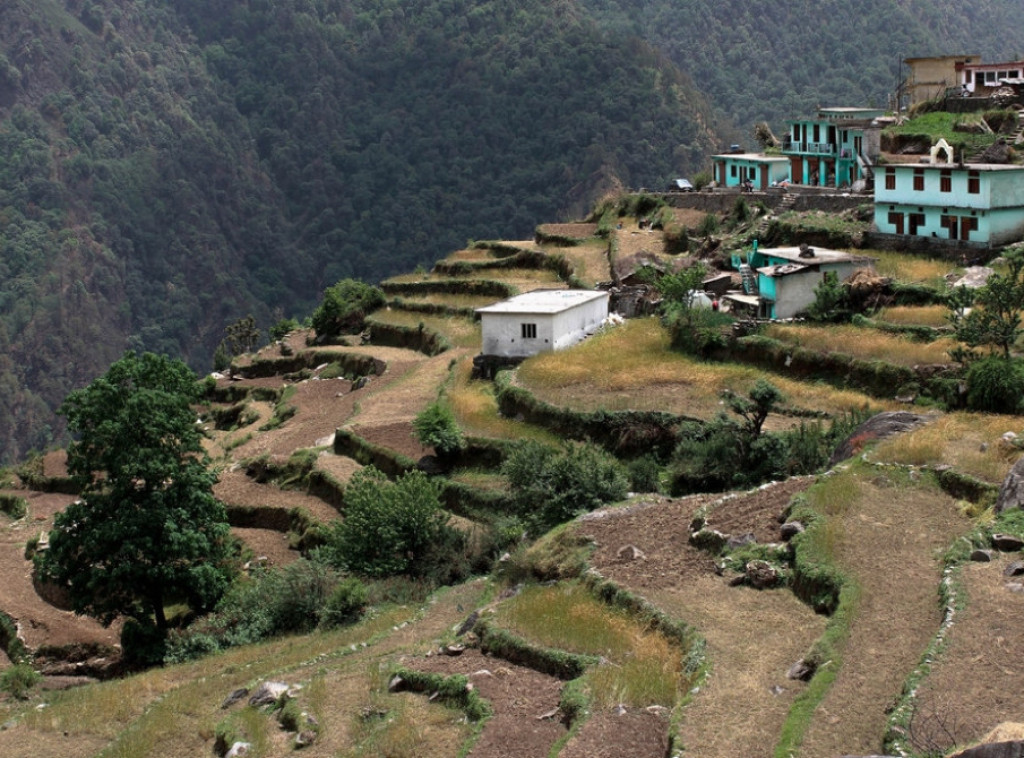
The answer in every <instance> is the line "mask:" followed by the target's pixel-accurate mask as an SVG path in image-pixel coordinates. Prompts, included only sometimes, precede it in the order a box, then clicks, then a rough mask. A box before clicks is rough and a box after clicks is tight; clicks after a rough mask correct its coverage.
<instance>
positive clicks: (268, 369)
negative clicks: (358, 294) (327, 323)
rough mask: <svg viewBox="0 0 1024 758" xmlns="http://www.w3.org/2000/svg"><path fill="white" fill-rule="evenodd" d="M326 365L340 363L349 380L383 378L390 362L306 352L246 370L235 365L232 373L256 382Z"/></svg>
mask: <svg viewBox="0 0 1024 758" xmlns="http://www.w3.org/2000/svg"><path fill="white" fill-rule="evenodd" d="M324 363H337V364H339V365H340V366H341V369H342V372H343V373H344V374H345V375H346V376H350V377H359V376H380V375H381V374H383V373H384V371H385V369H387V366H388V364H387V362H386V361H382V360H381V359H380V358H374V357H373V356H372V355H365V354H362V353H343V352H340V351H331V350H304V351H302V352H300V353H298V354H297V355H290V356H281V357H280V358H258V359H257V360H254V361H253V362H252V363H251V364H249V365H247V366H236V365H232V367H231V373H232V374H234V375H236V376H240V377H242V378H244V379H257V378H262V377H268V376H280V375H282V374H294V373H298V372H301V371H302V370H303V369H307V370H308V369H312V368H315V367H316V366H320V365H322V364H324Z"/></svg>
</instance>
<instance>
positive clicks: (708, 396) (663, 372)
mask: <svg viewBox="0 0 1024 758" xmlns="http://www.w3.org/2000/svg"><path fill="white" fill-rule="evenodd" d="M595 366H599V367H600V369H599V370H595ZM763 376H765V372H764V371H762V370H760V369H757V368H753V367H750V366H744V365H739V364H724V363H705V362H701V361H698V360H695V359H694V358H691V357H689V356H687V355H683V354H682V353H678V352H675V351H673V350H672V349H671V348H670V345H669V336H668V333H667V332H666V331H665V329H664V328H663V327H662V326H661V324H660V323H659V322H658V320H657V319H654V318H647V319H634V320H631V321H628V322H627V323H625V324H624V325H622V326H620V327H618V328H615V329H612V330H610V331H607V332H605V333H603V334H600V335H597V336H595V337H593V338H591V339H590V340H588V341H586V342H585V343H583V344H582V345H580V346H578V347H576V348H574V349H572V350H565V351H561V352H557V353H545V354H542V355H539V356H536V357H534V358H531V359H529V360H527V361H526V362H524V363H523V364H522V366H520V368H519V371H518V382H519V383H520V384H521V385H523V386H524V387H526V388H528V389H530V390H531V391H532V392H534V393H536V394H537V396H538V397H540V398H541V399H543V400H545V401H547V402H549V403H552V404H555V405H560V406H567V407H571V408H576V409H578V410H584V411H592V410H598V409H602V408H603V409H606V410H625V409H635V410H661V411H669V412H671V413H678V414H686V415H691V416H700V417H703V418H712V417H713V416H714V415H715V414H717V413H718V411H719V410H720V408H721V405H720V400H721V397H720V396H721V393H722V391H723V390H725V389H729V390H732V391H734V392H739V393H745V392H746V391H748V390H749V389H750V388H751V387H752V386H753V384H754V382H755V381H756V380H757V379H759V378H761V377H763ZM769 379H770V380H771V381H772V382H773V383H774V384H775V385H776V386H777V387H779V389H780V390H782V392H783V394H785V395H786V397H787V400H788V403H789V404H790V405H791V406H794V407H799V408H801V409H806V410H814V411H823V412H826V413H830V414H837V413H844V412H846V411H851V410H857V409H861V408H874V409H879V410H882V409H888V408H889V406H888V405H887V404H886V403H884V402H880V401H878V400H875V399H873V398H870V397H868V396H867V395H864V394H861V393H859V392H851V391H844V390H837V389H834V388H832V387H829V386H827V385H824V384H806V383H802V382H797V381H792V380H790V379H787V378H786V377H784V376H779V375H771V376H769ZM769 420H771V419H769Z"/></svg>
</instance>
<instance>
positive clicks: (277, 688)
mask: <svg viewBox="0 0 1024 758" xmlns="http://www.w3.org/2000/svg"><path fill="white" fill-rule="evenodd" d="M286 692H288V685H287V684H285V683H284V682H263V684H261V685H260V686H259V687H257V688H256V691H255V692H254V693H253V694H252V697H250V698H249V705H252V706H256V707H260V706H263V705H274V704H275V703H277V702H278V701H279V700H280V699H281V696H282V695H284V694H285V693H286Z"/></svg>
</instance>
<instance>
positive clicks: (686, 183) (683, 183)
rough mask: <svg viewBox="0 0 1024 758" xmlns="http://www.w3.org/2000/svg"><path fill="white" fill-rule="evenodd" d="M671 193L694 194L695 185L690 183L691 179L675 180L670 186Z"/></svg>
mask: <svg viewBox="0 0 1024 758" xmlns="http://www.w3.org/2000/svg"><path fill="white" fill-rule="evenodd" d="M668 191H669V192H693V191H694V187H693V184H691V183H690V180H689V179H674V180H672V182H671V183H670V184H669V185H668Z"/></svg>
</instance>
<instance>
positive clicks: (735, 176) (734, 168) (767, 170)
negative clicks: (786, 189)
mask: <svg viewBox="0 0 1024 758" xmlns="http://www.w3.org/2000/svg"><path fill="white" fill-rule="evenodd" d="M711 160H712V162H713V165H714V174H715V181H717V182H718V186H719V187H740V186H743V185H744V184H745V183H746V182H748V181H749V182H750V184H751V186H752V187H753V189H758V190H765V189H768V188H769V187H771V186H774V185H776V184H779V183H780V182H785V181H789V159H788V158H785V157H784V156H781V155H765V154H764V153H728V154H725V155H712V156H711Z"/></svg>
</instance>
